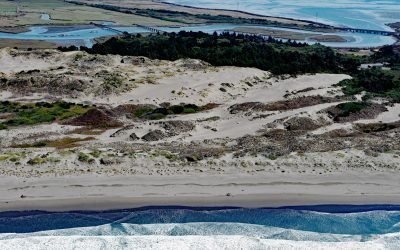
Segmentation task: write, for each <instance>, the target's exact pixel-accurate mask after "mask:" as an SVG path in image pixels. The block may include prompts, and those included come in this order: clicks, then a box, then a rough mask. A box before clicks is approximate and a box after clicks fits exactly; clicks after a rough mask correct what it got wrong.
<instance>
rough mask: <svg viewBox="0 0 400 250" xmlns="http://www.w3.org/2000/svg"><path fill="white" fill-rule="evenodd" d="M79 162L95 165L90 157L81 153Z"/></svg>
mask: <svg viewBox="0 0 400 250" xmlns="http://www.w3.org/2000/svg"><path fill="white" fill-rule="evenodd" d="M78 161H81V162H86V163H93V162H94V161H95V160H94V159H93V158H91V157H90V156H89V155H87V154H85V153H83V152H80V153H79V155H78Z"/></svg>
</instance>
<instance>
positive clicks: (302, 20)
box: [160, 1, 334, 28]
mask: <svg viewBox="0 0 400 250" xmlns="http://www.w3.org/2000/svg"><path fill="white" fill-rule="evenodd" d="M160 3H162V4H165V5H169V6H176V7H183V8H189V9H195V10H209V11H227V12H228V11H229V12H230V11H232V12H235V13H240V14H245V15H251V16H254V17H263V18H280V19H283V20H289V21H298V22H304V23H308V24H315V25H322V26H325V28H334V26H332V25H329V24H325V23H319V22H314V21H311V20H306V19H296V18H290V17H282V16H268V15H262V14H256V13H252V12H248V11H242V10H230V9H216V8H203V7H196V6H190V5H184V4H177V3H170V2H166V1H160Z"/></svg>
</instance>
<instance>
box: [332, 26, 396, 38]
mask: <svg viewBox="0 0 400 250" xmlns="http://www.w3.org/2000/svg"><path fill="white" fill-rule="evenodd" d="M335 29H336V30H340V31H347V32H352V33H364V34H374V35H381V36H394V35H395V34H396V32H393V31H386V30H370V29H356V28H348V27H335Z"/></svg>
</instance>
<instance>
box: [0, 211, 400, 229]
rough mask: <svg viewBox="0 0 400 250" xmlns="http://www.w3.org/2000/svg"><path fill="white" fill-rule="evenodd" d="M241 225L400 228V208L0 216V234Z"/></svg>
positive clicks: (29, 213)
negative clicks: (105, 227) (110, 227)
mask: <svg viewBox="0 0 400 250" xmlns="http://www.w3.org/2000/svg"><path fill="white" fill-rule="evenodd" d="M198 222H201V223H242V224H252V225H260V226H266V227H276V228H284V229H294V230H301V231H309V232H317V233H330V234H349V235H366V234H387V233H396V232H400V212H399V211H369V212H354V213H326V212H316V211H305V210H295V209H223V210H193V209H183V208H179V209H165V208H155V209H145V210H134V211H129V210H123V211H108V212H73V213H70V212H68V213H67V212H66V213H44V212H27V213H17V214H0V233H31V232H38V231H47V230H57V229H66V228H81V227H95V226H101V225H108V224H110V225H114V227H117V225H120V224H137V225H145V224H182V223H198Z"/></svg>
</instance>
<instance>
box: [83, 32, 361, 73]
mask: <svg viewBox="0 0 400 250" xmlns="http://www.w3.org/2000/svg"><path fill="white" fill-rule="evenodd" d="M83 50H86V51H87V52H89V53H95V54H120V55H130V56H146V57H149V58H152V59H164V60H177V59H180V58H193V59H201V60H204V61H206V62H209V63H211V64H212V65H214V66H240V67H255V68H259V69H262V70H268V71H270V72H272V73H274V74H277V75H280V74H291V75H296V74H301V73H319V72H330V73H338V72H346V73H351V72H355V71H356V70H357V67H358V66H359V64H360V61H359V60H358V59H357V58H356V57H352V56H348V55H341V54H338V53H336V52H335V51H334V50H333V49H331V48H328V47H325V46H322V45H312V46H310V45H306V44H303V43H297V42H292V41H288V42H281V41H279V40H275V39H273V38H268V39H264V38H262V37H260V36H254V35H242V34H233V33H222V34H217V33H214V34H206V33H203V32H185V31H181V32H179V33H164V34H157V35H149V36H141V35H136V36H130V35H127V36H125V37H122V38H111V39H109V40H108V41H106V42H104V43H101V44H95V45H94V46H93V48H90V49H89V48H83Z"/></svg>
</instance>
